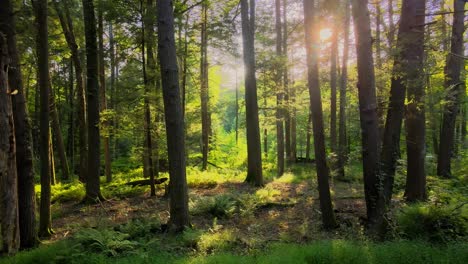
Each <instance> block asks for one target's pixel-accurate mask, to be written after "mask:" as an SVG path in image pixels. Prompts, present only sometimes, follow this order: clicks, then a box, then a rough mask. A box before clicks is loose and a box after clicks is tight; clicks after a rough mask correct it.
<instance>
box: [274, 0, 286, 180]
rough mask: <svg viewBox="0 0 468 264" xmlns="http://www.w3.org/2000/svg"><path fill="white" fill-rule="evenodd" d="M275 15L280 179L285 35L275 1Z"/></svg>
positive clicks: (277, 0)
mask: <svg viewBox="0 0 468 264" xmlns="http://www.w3.org/2000/svg"><path fill="white" fill-rule="evenodd" d="M275 15H276V56H277V59H278V63H279V64H278V66H277V72H276V161H277V165H276V166H277V176H278V177H280V176H282V175H283V173H284V127H283V123H284V120H283V118H284V112H283V107H284V106H283V96H284V87H283V86H282V85H283V82H282V77H283V73H282V68H283V67H282V66H281V65H282V64H283V63H284V62H283V60H284V57H283V52H282V45H283V33H282V32H281V29H282V28H281V1H280V0H275Z"/></svg>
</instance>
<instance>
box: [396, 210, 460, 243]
mask: <svg viewBox="0 0 468 264" xmlns="http://www.w3.org/2000/svg"><path fill="white" fill-rule="evenodd" d="M462 208H463V204H462V205H459V206H456V207H455V206H444V207H441V206H436V205H433V204H415V205H410V206H407V207H405V208H403V209H402V210H401V212H399V214H398V215H397V220H398V229H399V231H400V232H401V234H402V235H403V236H404V237H406V238H409V239H422V240H426V241H430V242H437V243H441V242H442V243H446V242H449V241H452V240H457V239H460V238H463V237H466V236H467V231H468V224H467V221H468V217H467V216H466V215H464V214H463V210H462Z"/></svg>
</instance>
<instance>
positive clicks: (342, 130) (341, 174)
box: [337, 1, 350, 179]
mask: <svg viewBox="0 0 468 264" xmlns="http://www.w3.org/2000/svg"><path fill="white" fill-rule="evenodd" d="M344 8H345V20H344V25H343V27H344V33H343V34H344V41H343V59H342V65H341V78H340V112H339V119H340V121H339V128H338V166H337V167H338V168H337V169H338V178H339V179H344V178H345V169H344V168H345V164H346V160H347V158H346V156H347V153H348V151H347V145H346V104H347V102H346V89H347V86H348V56H349V24H350V9H349V2H348V1H345V6H344Z"/></svg>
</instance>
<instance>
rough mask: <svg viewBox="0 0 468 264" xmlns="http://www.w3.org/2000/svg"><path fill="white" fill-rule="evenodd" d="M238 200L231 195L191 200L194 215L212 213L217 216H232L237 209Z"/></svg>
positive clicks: (191, 209)
mask: <svg viewBox="0 0 468 264" xmlns="http://www.w3.org/2000/svg"><path fill="white" fill-rule="evenodd" d="M236 204H237V200H236V199H235V198H234V197H233V196H231V195H225V194H224V195H217V196H214V197H204V198H200V199H197V200H195V201H191V202H190V207H191V208H190V211H191V212H192V214H194V215H201V214H210V215H212V216H213V217H217V218H228V217H231V216H232V215H233V214H234V213H235V211H236V208H237V207H236Z"/></svg>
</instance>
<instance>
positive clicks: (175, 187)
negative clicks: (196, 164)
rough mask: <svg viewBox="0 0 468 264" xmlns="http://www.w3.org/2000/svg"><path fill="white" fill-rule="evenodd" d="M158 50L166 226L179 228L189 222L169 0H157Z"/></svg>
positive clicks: (180, 109)
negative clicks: (166, 161) (167, 202)
mask: <svg viewBox="0 0 468 264" xmlns="http://www.w3.org/2000/svg"><path fill="white" fill-rule="evenodd" d="M157 7H158V29H159V32H158V33H159V34H158V51H159V61H160V67H161V77H162V78H161V79H162V86H163V97H164V112H165V118H166V131H167V133H166V135H167V149H168V156H169V176H170V183H169V190H170V191H169V195H170V206H169V207H170V219H169V223H168V224H169V229H170V230H174V231H182V230H183V229H184V228H185V227H187V226H189V225H190V221H189V213H188V187H187V179H186V171H185V164H186V161H185V143H184V140H185V135H184V134H185V129H184V120H183V116H182V104H181V96H180V89H179V81H178V78H179V75H178V72H177V71H178V68H177V56H176V47H175V40H174V14H173V6H172V1H171V0H158V1H157Z"/></svg>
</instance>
